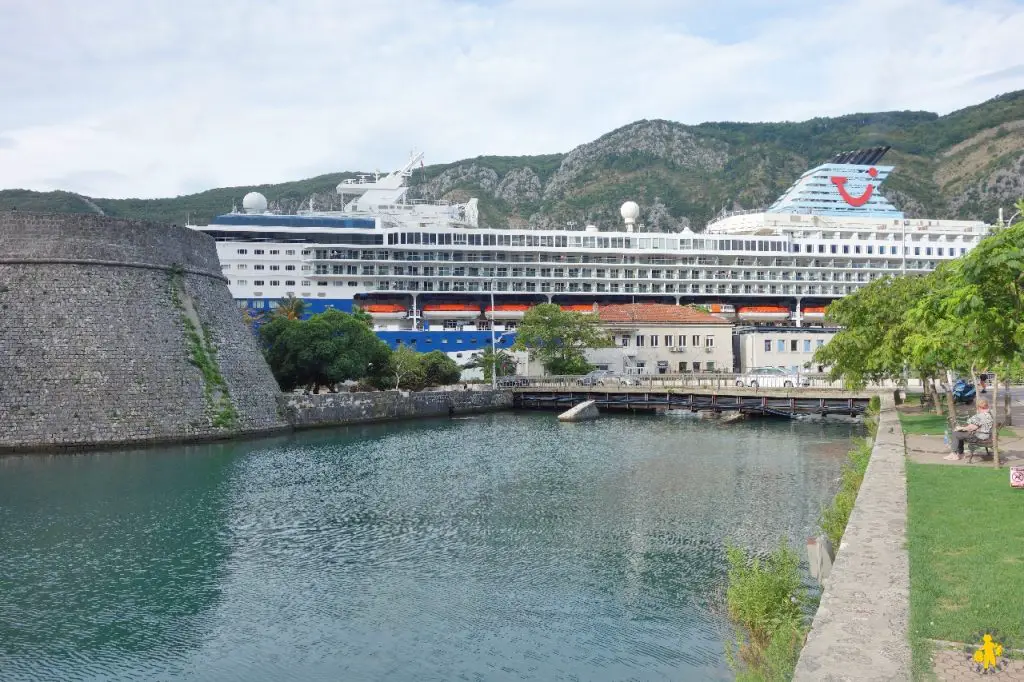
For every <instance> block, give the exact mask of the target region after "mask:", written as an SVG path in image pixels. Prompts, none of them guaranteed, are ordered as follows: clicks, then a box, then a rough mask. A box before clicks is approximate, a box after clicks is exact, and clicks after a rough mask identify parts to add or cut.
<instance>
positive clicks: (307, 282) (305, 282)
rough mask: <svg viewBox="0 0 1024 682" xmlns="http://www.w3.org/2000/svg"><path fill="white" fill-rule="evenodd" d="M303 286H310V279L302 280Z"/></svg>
mask: <svg viewBox="0 0 1024 682" xmlns="http://www.w3.org/2000/svg"><path fill="white" fill-rule="evenodd" d="M302 286H304V287H308V286H309V280H308V279H304V280H302Z"/></svg>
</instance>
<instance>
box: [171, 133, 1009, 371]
mask: <svg viewBox="0 0 1024 682" xmlns="http://www.w3.org/2000/svg"><path fill="white" fill-rule="evenodd" d="M888 149H889V148H888V147H876V148H871V149H863V150H857V151H851V152H843V153H840V154H837V155H836V156H835V157H833V158H832V159H830V160H828V161H827V162H825V163H823V164H821V165H819V166H817V167H815V168H812V169H810V170H808V171H807V172H805V173H804V174H803V175H802V176H800V178H798V179H797V180H796V182H795V183H793V185H792V186H791V187H790V188H789V189H788V190H787V191H786V192H785V193H784V194H783V195H782V196H781V197H779V199H778V200H777V201H776V202H775V203H774V204H772V205H771V206H770V207H768V208H766V209H763V210H757V211H744V212H738V213H732V214H728V215H724V214H723V215H721V216H719V217H718V218H716V219H715V220H714V221H713V222H711V223H710V224H709V225H708V226H707V228H706V229H705V230H704V231H703V232H693V231H691V230H689V229H684V230H683V231H682V232H676V233H661V232H645V231H644V230H643V226H642V225H638V223H637V218H638V216H639V214H640V207H639V206H638V205H637V204H636V203H634V202H632V201H627V202H626V203H625V204H623V205H622V207H621V215H622V224H621V225H609V226H603V227H600V228H599V227H598V226H594V225H588V226H586V227H584V228H583V229H582V230H570V229H553V230H531V229H501V230H498V229H488V228H483V227H481V226H480V225H479V212H478V204H477V200H476V199H470V200H469V201H467V202H466V203H464V204H457V203H447V202H423V201H415V200H410V199H408V198H407V197H406V194H407V192H408V190H409V186H408V180H409V178H410V177H411V175H412V173H413V172H414V170H415V169H416V168H417V167H422V164H423V154H413V155H411V157H410V159H409V161H408V163H406V164H405V165H404V166H403V167H402V168H399V169H398V170H396V171H394V172H392V173H388V174H386V175H382V174H379V173H377V174H373V175H363V176H357V177H355V178H352V179H348V180H344V181H343V182H341V183H340V184H339V185H338V186H337V191H338V193H339V194H340V195H341V197H342V203H343V206H344V208H343V209H342V210H340V211H331V212H317V211H314V210H308V211H299V212H297V213H296V214H289V215H282V214H278V213H274V212H271V211H268V210H267V200H266V198H265V197H263V196H262V195H260V194H258V193H255V192H250V193H249V194H247V195H246V196H245V198H244V200H243V203H242V210H241V211H235V210H233V211H232V212H231V213H227V214H225V215H221V216H218V217H217V218H216V219H214V220H213V221H211V222H210V224H208V225H203V226H197V225H189V227H191V228H192V229H195V230H199V231H202V232H205V233H207V234H209V235H211V236H212V237H213V238H214V239H216V241H217V251H218V255H219V257H220V262H221V266H222V268H223V272H224V275H225V277H227V278H228V279H229V280H230V289H231V292H232V294H233V296H234V297H235V298H236V299H237V300H238V302H239V305H240V306H241V307H243V308H248V309H249V310H250V311H252V312H253V313H254V314H258V313H261V312H264V311H267V310H269V309H272V308H273V307H275V306H276V305H277V301H279V300H280V299H282V298H284V297H286V296H289V295H294V296H296V297H299V298H302V299H303V300H305V301H306V303H307V304H308V305H307V313H309V314H314V313H319V312H323V311H324V310H326V309H328V308H336V309H338V310H342V311H351V310H353V308H354V307H356V306H358V307H359V308H361V309H362V310H364V311H366V312H368V313H369V314H370V315H371V316H372V318H373V320H374V324H375V328H376V331H377V334H378V335H379V336H380V337H381V338H382V339H384V340H385V341H387V342H388V343H389V344H390V345H391V346H392V347H397V345H398V344H405V345H408V346H411V347H413V348H417V349H418V350H421V351H424V352H426V351H430V350H442V351H444V352H446V353H450V354H452V355H453V356H458V355H461V352H463V351H472V350H476V349H480V348H483V347H484V346H487V345H490V343H491V340H492V339H491V336H492V331H493V333H494V336H495V341H496V345H497V346H499V347H508V346H510V345H511V344H512V343H513V341H514V338H515V329H516V325H517V324H518V323H519V321H520V320H521V319H522V318H523V315H524V314H525V312H526V311H527V310H528V309H529V308H530V307H531V306H533V305H537V304H538V303H555V304H558V305H560V306H562V307H563V308H569V309H573V310H580V311H584V312H589V311H592V310H593V309H594V305H595V304H602V303H629V302H637V303H641V302H644V303H646V302H652V303H676V304H698V305H702V306H705V307H706V309H707V310H709V311H710V312H712V313H714V314H718V315H722V316H725V317H727V318H730V319H734V320H736V322H737V323H740V324H744V325H750V324H772V325H780V324H781V325H793V326H813V325H820V324H822V322H823V319H824V309H825V306H827V305H828V304H829V303H830V302H831V301H833V300H835V299H837V298H840V297H842V296H845V295H847V294H849V293H851V292H853V291H855V290H856V289H857V288H858V287H861V286H864V285H866V284H867V283H869V282H871V281H872V280H874V279H877V278H880V277H884V276H886V275H893V274H901V273H925V272H928V271H930V270H933V269H934V268H935V267H936V266H937V265H938V264H939V263H941V262H942V261H944V260H949V259H952V258H957V257H959V256H961V255H963V254H965V253H966V252H967V251H968V250H970V249H971V248H973V247H974V246H975V245H976V244H977V243H978V241H979V240H980V239H981V238H982V237H983V236H984V235H985V234H987V232H988V230H989V226H988V225H987V224H985V223H984V222H980V221H962V220H928V219H921V218H906V217H905V216H904V215H903V213H902V212H900V211H899V210H897V208H896V207H895V206H893V205H892V204H891V203H890V202H889V201H888V200H887V199H886V198H885V197H884V196H882V194H881V191H880V188H881V186H882V183H883V182H884V181H885V179H886V178H887V177H888V175H889V174H890V173H891V172H892V170H893V167H892V166H884V165H880V163H879V162H880V161H881V160H882V158H883V156H884V155H885V153H886V151H888ZM311 209H312V207H311Z"/></svg>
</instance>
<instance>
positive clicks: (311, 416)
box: [280, 390, 512, 428]
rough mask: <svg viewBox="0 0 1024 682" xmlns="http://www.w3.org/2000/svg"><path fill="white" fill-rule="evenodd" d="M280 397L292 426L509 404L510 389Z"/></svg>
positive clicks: (440, 413) (508, 406)
mask: <svg viewBox="0 0 1024 682" xmlns="http://www.w3.org/2000/svg"><path fill="white" fill-rule="evenodd" d="M280 400H281V408H282V412H283V413H284V415H285V416H286V417H287V419H288V421H289V422H290V423H291V425H292V426H294V427H295V428H310V427H316V426H338V425H343V424H362V423H366V422H379V421H391V420H394V419H410V418H416V417H446V416H448V415H449V414H469V413H474V412H490V411H494V410H507V409H511V408H512V392H511V391H490V390H488V391H462V390H453V391H423V392H420V393H402V392H399V391H381V392H379V393H320V394H318V395H297V394H285V395H282V396H281V399H280ZM449 408H450V409H451V412H450V413H449Z"/></svg>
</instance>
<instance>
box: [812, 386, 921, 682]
mask: <svg viewBox="0 0 1024 682" xmlns="http://www.w3.org/2000/svg"><path fill="white" fill-rule="evenodd" d="M940 442H941V441H940ZM905 462H906V455H905V453H904V449H903V431H902V430H901V429H900V425H899V419H898V418H897V415H896V410H895V408H894V406H893V402H892V396H891V395H890V396H887V397H886V396H883V397H882V413H881V415H880V418H879V425H878V436H877V438H876V439H875V444H874V448H873V450H872V454H871V460H870V462H869V463H868V469H867V472H866V473H865V475H864V483H863V484H862V485H861V488H860V492H859V493H858V495H857V505H856V507H854V510H853V513H852V514H851V515H850V520H849V523H848V524H847V526H846V532H845V533H844V534H843V541H842V544H841V545H840V547H839V552H838V554H837V555H836V562H835V565H834V566H833V568H832V574H831V576H829V579H828V580H827V581H826V583H825V588H824V591H823V592H822V595H821V604H820V606H819V607H818V612H817V613H816V614H815V616H814V622H813V624H812V626H811V631H810V633H808V635H807V642H806V644H804V648H803V651H801V652H800V660H799V662H798V663H797V666H796V672H795V673H794V676H793V679H794V680H797V681H802V680H836V681H839V680H851V681H852V680H909V679H910V649H909V647H908V646H907V644H906V643H907V641H908V637H907V635H908V621H909V610H910V598H909V593H910V565H909V559H908V557H907V549H906V539H907V533H906V519H907V479H906V470H905V466H904V464H905Z"/></svg>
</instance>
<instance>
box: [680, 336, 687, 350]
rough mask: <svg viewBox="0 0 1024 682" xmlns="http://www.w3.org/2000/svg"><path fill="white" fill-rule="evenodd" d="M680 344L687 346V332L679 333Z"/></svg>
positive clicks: (683, 346)
mask: <svg viewBox="0 0 1024 682" xmlns="http://www.w3.org/2000/svg"><path fill="white" fill-rule="evenodd" d="M679 346H680V347H682V348H686V334H680V335H679Z"/></svg>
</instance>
